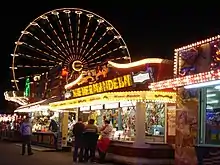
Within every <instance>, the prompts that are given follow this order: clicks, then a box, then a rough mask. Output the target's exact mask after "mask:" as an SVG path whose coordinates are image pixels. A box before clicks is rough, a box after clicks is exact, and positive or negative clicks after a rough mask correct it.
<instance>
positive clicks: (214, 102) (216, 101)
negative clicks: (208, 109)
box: [207, 100, 219, 104]
mask: <svg viewBox="0 0 220 165" xmlns="http://www.w3.org/2000/svg"><path fill="white" fill-rule="evenodd" d="M218 102H219V101H218V100H212V101H208V102H207V104H218Z"/></svg>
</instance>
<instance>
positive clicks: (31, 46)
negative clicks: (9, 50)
mask: <svg viewBox="0 0 220 165" xmlns="http://www.w3.org/2000/svg"><path fill="white" fill-rule="evenodd" d="M15 44H16V45H18V46H22V45H23V46H25V47H27V48H29V49H30V50H33V51H35V52H37V53H39V54H41V55H42V56H45V57H48V58H50V59H54V60H56V61H60V62H62V61H61V60H59V59H57V58H56V56H53V55H51V54H49V53H47V52H45V51H43V50H41V49H39V48H36V47H35V46H33V45H30V44H28V43H25V42H19V41H18V42H15Z"/></svg>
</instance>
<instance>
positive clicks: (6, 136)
mask: <svg viewBox="0 0 220 165" xmlns="http://www.w3.org/2000/svg"><path fill="white" fill-rule="evenodd" d="M0 138H1V139H3V140H8V141H13V142H20V141H21V135H20V132H19V131H17V130H1V131H0Z"/></svg>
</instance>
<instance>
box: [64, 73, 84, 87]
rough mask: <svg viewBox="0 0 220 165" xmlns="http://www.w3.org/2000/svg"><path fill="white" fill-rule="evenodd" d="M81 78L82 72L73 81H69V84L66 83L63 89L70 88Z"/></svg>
mask: <svg viewBox="0 0 220 165" xmlns="http://www.w3.org/2000/svg"><path fill="white" fill-rule="evenodd" d="M82 78H83V74H81V75H80V76H79V77H78V78H77V79H76V80H75V81H73V82H71V83H69V84H66V85H65V87H64V88H65V89H70V88H72V87H73V86H74V85H76V84H77V83H78V82H79V81H80V80H81V79H82Z"/></svg>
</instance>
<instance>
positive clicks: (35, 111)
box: [15, 98, 60, 149]
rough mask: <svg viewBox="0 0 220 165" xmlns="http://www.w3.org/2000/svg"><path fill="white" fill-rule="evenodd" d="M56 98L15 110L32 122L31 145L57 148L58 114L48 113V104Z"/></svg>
mask: <svg viewBox="0 0 220 165" xmlns="http://www.w3.org/2000/svg"><path fill="white" fill-rule="evenodd" d="M56 100H58V99H57V98H52V99H49V100H48V99H46V100H42V101H39V102H35V103H31V104H28V105H25V106H21V107H19V108H17V109H16V110H15V112H16V113H18V114H21V113H25V114H26V115H28V116H29V117H31V122H32V126H33V127H32V132H33V136H32V144H34V145H39V146H43V147H47V148H54V149H57V148H58V144H57V142H58V140H57V139H58V135H59V132H60V125H59V120H60V116H59V112H52V111H49V103H50V102H53V101H56Z"/></svg>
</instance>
